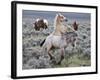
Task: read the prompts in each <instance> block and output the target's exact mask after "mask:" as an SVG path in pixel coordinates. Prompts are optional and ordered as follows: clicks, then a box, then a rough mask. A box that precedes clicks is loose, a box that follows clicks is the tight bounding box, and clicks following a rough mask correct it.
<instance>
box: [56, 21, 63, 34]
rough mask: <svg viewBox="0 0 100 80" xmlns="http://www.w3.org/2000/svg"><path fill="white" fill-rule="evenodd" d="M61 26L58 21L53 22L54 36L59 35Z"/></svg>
mask: <svg viewBox="0 0 100 80" xmlns="http://www.w3.org/2000/svg"><path fill="white" fill-rule="evenodd" d="M61 26H62V24H61V23H60V22H59V21H55V24H54V27H55V30H54V32H55V34H58V35H60V34H61V28H60V27H61Z"/></svg>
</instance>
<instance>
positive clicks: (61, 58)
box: [58, 48, 65, 64]
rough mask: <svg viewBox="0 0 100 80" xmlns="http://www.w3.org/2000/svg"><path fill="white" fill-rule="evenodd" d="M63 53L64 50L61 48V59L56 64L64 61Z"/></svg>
mask: <svg viewBox="0 0 100 80" xmlns="http://www.w3.org/2000/svg"><path fill="white" fill-rule="evenodd" d="M64 53H65V51H64V48H63V49H61V59H60V61H59V62H58V64H61V62H62V60H63V59H64Z"/></svg>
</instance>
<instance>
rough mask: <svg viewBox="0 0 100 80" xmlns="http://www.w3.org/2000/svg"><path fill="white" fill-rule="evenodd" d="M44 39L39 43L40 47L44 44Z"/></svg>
mask: <svg viewBox="0 0 100 80" xmlns="http://www.w3.org/2000/svg"><path fill="white" fill-rule="evenodd" d="M45 40H46V39H44V40H43V41H42V42H41V43H40V46H41V47H42V46H43V44H44V42H45Z"/></svg>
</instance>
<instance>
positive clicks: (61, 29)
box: [41, 13, 75, 64]
mask: <svg viewBox="0 0 100 80" xmlns="http://www.w3.org/2000/svg"><path fill="white" fill-rule="evenodd" d="M65 21H67V19H66V17H64V16H63V15H62V14H60V13H59V14H56V17H55V20H54V31H53V32H52V33H51V34H50V35H49V36H48V37H47V38H46V40H44V41H43V42H42V43H41V46H42V45H43V49H45V50H46V51H47V53H48V55H49V56H50V60H51V59H53V58H54V57H53V56H52V54H51V53H50V50H52V49H53V48H58V49H60V51H61V59H60V61H59V62H58V64H60V63H61V61H62V60H63V59H64V53H65V48H66V47H67V46H68V44H69V43H70V42H72V41H73V40H75V39H73V40H72V41H71V38H70V39H68V37H67V34H66V32H67V27H66V26H64V25H63V22H65Z"/></svg>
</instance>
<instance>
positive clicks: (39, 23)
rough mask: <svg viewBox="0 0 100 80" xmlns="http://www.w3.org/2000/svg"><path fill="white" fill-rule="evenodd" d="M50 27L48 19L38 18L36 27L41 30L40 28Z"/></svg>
mask: <svg viewBox="0 0 100 80" xmlns="http://www.w3.org/2000/svg"><path fill="white" fill-rule="evenodd" d="M41 28H42V29H46V28H48V21H47V20H46V19H39V18H38V19H36V21H35V22H34V29H35V30H37V31H39V30H40V29H41Z"/></svg>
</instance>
